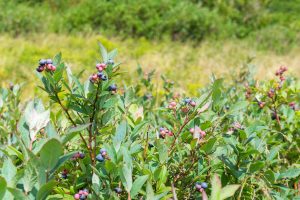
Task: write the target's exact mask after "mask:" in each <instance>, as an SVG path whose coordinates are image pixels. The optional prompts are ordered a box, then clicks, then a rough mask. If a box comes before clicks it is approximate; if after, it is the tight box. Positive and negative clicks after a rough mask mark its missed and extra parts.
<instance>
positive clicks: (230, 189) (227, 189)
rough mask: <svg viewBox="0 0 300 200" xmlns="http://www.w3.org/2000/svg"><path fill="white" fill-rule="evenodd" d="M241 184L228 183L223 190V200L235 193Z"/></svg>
mask: <svg viewBox="0 0 300 200" xmlns="http://www.w3.org/2000/svg"><path fill="white" fill-rule="evenodd" d="M239 187H240V186H239V185H227V186H225V187H224V188H222V190H221V196H220V197H221V198H220V199H221V200H223V199H226V198H228V197H231V196H233V195H234V193H235V192H236V191H237V189H239Z"/></svg>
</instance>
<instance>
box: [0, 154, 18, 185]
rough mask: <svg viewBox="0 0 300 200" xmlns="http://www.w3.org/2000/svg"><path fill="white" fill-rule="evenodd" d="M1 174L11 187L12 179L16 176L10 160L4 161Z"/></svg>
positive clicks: (15, 170) (15, 169)
mask: <svg viewBox="0 0 300 200" xmlns="http://www.w3.org/2000/svg"><path fill="white" fill-rule="evenodd" d="M1 172H2V176H3V177H4V178H5V179H6V182H7V185H8V186H13V185H14V182H15V180H14V178H15V176H16V174H17V168H16V167H15V165H14V164H13V162H12V160H11V159H10V158H8V157H7V158H6V159H5V160H4V163H3V166H2V170H1Z"/></svg>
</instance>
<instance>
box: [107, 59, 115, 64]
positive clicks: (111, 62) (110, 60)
mask: <svg viewBox="0 0 300 200" xmlns="http://www.w3.org/2000/svg"><path fill="white" fill-rule="evenodd" d="M107 64H108V65H113V64H115V62H114V61H113V60H112V59H111V58H110V59H108V61H107Z"/></svg>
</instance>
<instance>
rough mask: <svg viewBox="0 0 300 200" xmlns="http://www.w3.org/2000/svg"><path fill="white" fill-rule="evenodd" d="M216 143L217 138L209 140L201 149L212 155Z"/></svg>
mask: <svg viewBox="0 0 300 200" xmlns="http://www.w3.org/2000/svg"><path fill="white" fill-rule="evenodd" d="M216 142H217V138H215V137H214V138H211V139H210V140H208V142H206V143H205V144H204V145H203V146H202V147H201V149H202V150H203V151H205V153H206V154H210V153H212V151H213V149H214V147H215V145H216Z"/></svg>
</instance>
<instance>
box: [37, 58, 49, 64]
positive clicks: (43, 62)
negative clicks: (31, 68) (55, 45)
mask: <svg viewBox="0 0 300 200" xmlns="http://www.w3.org/2000/svg"><path fill="white" fill-rule="evenodd" d="M39 64H40V65H45V64H47V60H45V59H41V60H40V61H39Z"/></svg>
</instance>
